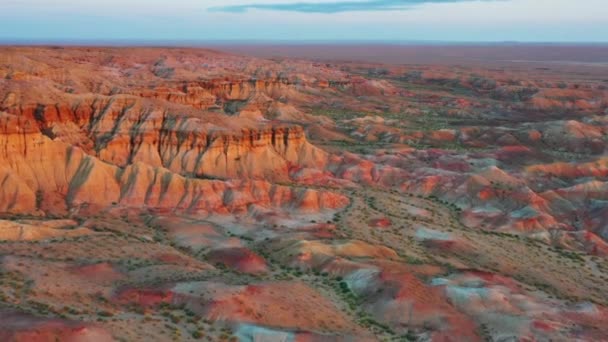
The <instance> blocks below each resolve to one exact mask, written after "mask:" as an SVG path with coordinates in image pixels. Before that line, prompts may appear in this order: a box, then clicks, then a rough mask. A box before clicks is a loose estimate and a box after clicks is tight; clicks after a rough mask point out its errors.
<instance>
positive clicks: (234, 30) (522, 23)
mask: <svg viewBox="0 0 608 342" xmlns="http://www.w3.org/2000/svg"><path fill="white" fill-rule="evenodd" d="M0 3H1V4H0V7H1V10H0V41H11V42H19V41H25V42H31V41H37V42H45V41H49V42H52V41H71V40H76V41H118V40H129V41H201V42H208V41H239V42H244V41H251V42H253V41H264V42H266V41H293V42H297V41H333V42H335V41H345V42H350V41H378V42H387V41H391V42H396V41H414V42H415V41H440V42H504V41H519V42H580V43H583V42H608V0H295V1H289V0H219V1H217V0H103V1H100V0H86V1H83V0H0Z"/></svg>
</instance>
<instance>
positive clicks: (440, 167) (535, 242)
mask: <svg viewBox="0 0 608 342" xmlns="http://www.w3.org/2000/svg"><path fill="white" fill-rule="evenodd" d="M448 49H449V48H448ZM454 49H455V50H453V51H455V52H454V53H455V54H458V51H462V50H458V49H457V48H454ZM594 49H595V48H594ZM241 52H242V51H241ZM478 53H479V54H482V53H481V52H478ZM602 53H604V54H606V51H605V50H601V51H599V52H598V51H596V50H593V51H592V53H590V54H589V55H592V56H597V55H598V54H602ZM564 54H565V55H566V56H569V55H568V54H567V53H564ZM431 55H432V54H431ZM448 55H449V54H448ZM482 55H483V54H482ZM512 55H513V56H515V57H512V59H516V58H517V53H513V54H512ZM403 56H404V57H402V58H403V60H402V61H401V60H400V61H397V60H393V59H394V58H396V57H395V56H392V57H391V58H392V59H391V61H390V64H379V62H378V61H377V60H370V61H369V62H365V61H356V62H349V61H346V60H345V59H346V58H343V57H340V58H327V59H326V60H324V61H321V60H318V59H317V60H312V59H305V58H298V57H297V56H290V57H288V58H287V57H286V58H276V57H271V56H258V57H245V56H243V55H239V54H237V52H235V51H232V52H230V53H228V52H218V51H215V50H208V49H185V48H95V47H69V48H63V47H31V48H30V47H3V48H0V182H1V184H2V186H1V188H0V213H1V214H0V340H2V341H56V340H58V341H168V340H176V341H196V340H206V341H235V340H239V341H375V340H380V341H402V340H403V341H482V340H489V341H514V340H521V341H550V340H553V341H572V340H581V341H602V340H603V341H606V340H608V138H607V137H608V66H607V65H606V64H601V63H597V62H596V61H593V60H591V61H590V60H585V59H583V60H582V62H580V63H565V62H563V63H562V62H560V61H556V60H554V59H555V58H553V59H551V58H549V59H550V60H547V61H545V62H538V61H534V62H530V61H527V62H521V61H519V62H518V61H513V60H510V61H500V60H498V59H494V60H493V61H492V62H488V61H486V60H483V61H481V60H480V61H478V62H475V61H473V62H471V60H467V61H464V60H460V59H459V60H458V61H459V63H455V64H450V63H449V57H445V58H444V59H443V60H442V62H441V63H439V62H437V63H434V64H432V65H430V64H425V63H423V62H416V63H417V64H413V63H407V62H408V59H407V56H408V55H407V54H406V55H403ZM484 56H485V55H484ZM334 57H335V56H334ZM437 58H439V57H437ZM446 58H447V59H446ZM480 58H481V57H480ZM484 58H485V57H484ZM353 59H356V58H354V57H353ZM363 59H365V58H363ZM481 59H483V58H481ZM607 60H608V59H607ZM431 61H432V59H429V63H431Z"/></svg>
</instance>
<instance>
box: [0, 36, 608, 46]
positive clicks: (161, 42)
mask: <svg viewBox="0 0 608 342" xmlns="http://www.w3.org/2000/svg"><path fill="white" fill-rule="evenodd" d="M315 44H317V45H328V44H331V45H395V46H400V45H411V46H415V45H421V46H433V45H436V46H440V45H461V46H462V45H469V46H475V45H477V46H487V45H502V46H510V45H511V46H514V45H562V46H568V45H569V46H584V45H600V46H603V45H605V46H608V41H517V40H496V41H476V40H475V41H466V40H462V41H456V40H413V39H406V40H392V39H386V40H382V39H378V40H371V39H340V40H337V39H302V40H287V39H200V40H199V39H195V40H193V39H131V38H121V39H64V38H57V39H55V38H53V39H45V38H36V39H23V38H0V46H49V45H62V46H74V47H75V46H109V47H128V46H137V47H204V46H205V45H207V46H222V45H223V46H227V45H241V46H246V45H285V46H289V45H291V46H294V45H295V46H303V45H315Z"/></svg>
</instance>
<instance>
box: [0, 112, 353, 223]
mask: <svg viewBox="0 0 608 342" xmlns="http://www.w3.org/2000/svg"><path fill="white" fill-rule="evenodd" d="M0 115H1V116H0V120H2V121H1V127H2V133H1V134H0V144H1V146H2V148H1V151H2V152H1V154H0V160H1V161H2V163H1V165H3V166H2V169H0V170H1V172H2V176H3V177H2V178H3V180H4V183H3V184H4V186H3V188H2V190H3V191H2V201H1V203H3V204H4V206H5V207H4V208H3V210H4V211H10V212H30V213H32V212H36V211H37V210H43V209H48V210H51V211H54V210H60V211H61V210H67V209H68V208H69V207H72V206H74V205H82V204H89V205H93V206H107V205H110V204H112V203H121V204H125V205H130V206H142V205H147V206H151V207H164V208H179V209H183V210H186V209H188V210H204V211H209V212H215V211H219V212H222V211H223V212H229V211H230V210H235V209H238V208H239V207H240V206H246V205H247V204H249V203H257V204H261V205H275V206H279V207H281V206H288V205H290V204H291V203H290V202H289V201H293V200H298V198H300V197H302V196H304V198H305V200H304V199H303V200H302V204H303V205H304V207H305V208H306V209H307V210H309V209H313V210H319V209H323V208H324V207H327V208H328V209H335V208H337V207H339V206H341V205H344V203H345V202H346V201H345V200H344V199H330V198H331V197H332V196H334V197H335V196H336V195H331V194H329V193H318V192H316V191H313V190H305V191H299V190H294V189H288V188H284V189H283V188H282V187H281V186H278V185H271V184H269V183H266V182H265V181H262V180H258V181H256V180H250V181H247V179H248V178H256V177H259V178H261V177H263V176H267V177H268V178H270V179H277V180H280V179H282V178H283V179H285V178H287V177H288V174H287V172H288V165H289V164H290V163H293V164H296V163H298V162H300V161H302V164H305V163H306V162H307V160H306V157H307V156H306V155H303V154H306V153H311V154H312V155H313V156H314V153H315V151H311V150H313V149H314V148H313V147H311V146H306V145H307V144H308V143H307V142H306V140H305V138H304V137H303V136H302V133H301V130H298V129H293V128H279V129H274V128H273V129H270V130H268V131H265V132H256V131H252V130H250V131H245V132H243V135H242V136H240V137H239V136H237V137H235V136H229V135H220V136H219V137H210V138H209V139H211V140H212V142H210V143H207V142H205V143H204V144H201V150H199V151H198V153H197V154H192V151H193V150H192V149H191V148H189V146H188V145H189V144H188V143H187V141H188V138H186V139H185V141H181V142H178V141H176V140H177V137H176V135H180V134H181V132H177V133H173V135H172V136H173V137H174V139H173V141H171V140H172V139H171V138H170V137H169V138H167V140H164V141H162V139H160V138H159V139H157V140H156V145H149V146H145V145H144V143H143V141H142V143H141V144H142V146H144V147H143V148H144V149H149V150H150V151H153V152H152V153H151V154H149V155H143V154H141V153H134V152H133V151H132V149H135V148H136V147H134V146H132V145H131V144H130V143H128V144H126V145H122V146H120V145H117V144H111V143H110V144H109V146H108V147H106V148H105V149H103V150H101V151H100V152H99V155H100V157H99V158H97V157H96V156H94V155H88V154H87V153H86V152H85V151H84V150H83V149H81V148H79V147H75V146H72V145H69V144H67V143H65V142H62V141H57V140H51V139H50V138H49V137H48V136H47V135H45V134H43V133H42V132H41V131H40V130H39V128H38V127H37V125H36V123H35V122H34V121H32V120H31V119H26V118H24V117H19V116H15V115H11V114H7V113H2V114H0ZM157 134H158V133H157ZM245 134H247V135H245ZM290 135H291V136H290ZM157 136H158V135H157ZM182 136H183V135H182ZM199 137H200V136H199ZM206 138H207V137H205V136H203V137H202V138H198V139H201V140H202V141H205V140H203V139H206ZM196 139H197V138H195V135H191V136H190V141H191V142H192V141H195V140H196ZM171 142H173V144H172V143H171ZM294 145H295V146H294ZM161 146H164V147H165V150H166V151H167V152H165V153H164V154H163V155H164V156H170V157H165V158H161V156H160V155H159V154H158V150H159V149H160V150H161V151H163V149H162V148H161ZM203 146H204V148H203ZM141 148H142V147H141V146H140V147H138V151H141V150H140V149H141ZM307 148H308V150H307ZM171 149H173V150H174V151H175V152H174V155H171V153H169V152H170V150H171ZM319 154H320V155H321V156H322V152H319ZM121 155H122V156H123V157H121ZM130 155H135V156H134V157H129V156H130ZM104 156H112V158H110V157H105V158H104ZM261 158H262V159H261ZM263 158H265V159H263ZM176 159H177V161H176ZM190 160H197V161H198V165H204V167H201V166H197V164H192V163H190V164H189V163H188V162H189V161H190ZM254 160H255V161H257V162H256V163H253V161H254ZM163 161H165V162H166V163H167V167H168V168H169V169H166V168H164V167H163V165H162V164H163ZM207 161H213V164H211V162H209V163H207ZM260 161H262V162H263V163H261V164H260V163H259V162H260ZM308 162H310V161H308ZM210 164H211V165H210ZM181 174H184V175H194V176H198V177H217V178H237V177H241V178H243V180H240V181H238V182H237V183H234V182H232V183H230V184H229V183H225V182H222V181H219V180H217V181H214V180H204V179H196V178H186V177H184V176H182V175H181ZM284 190H288V191H287V193H285V191H284ZM229 192H236V193H239V196H244V197H245V198H246V199H242V200H241V201H239V202H233V201H232V200H230V199H229V197H230V196H228V197H227V196H226V194H227V193H229ZM205 194H207V195H205ZM210 194H214V196H213V197H209V196H208V195H210ZM339 197H340V196H338V198H339ZM286 201H287V202H286Z"/></svg>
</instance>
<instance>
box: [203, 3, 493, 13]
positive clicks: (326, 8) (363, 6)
mask: <svg viewBox="0 0 608 342" xmlns="http://www.w3.org/2000/svg"><path fill="white" fill-rule="evenodd" d="M466 1H471V0H367V1H335V2H325V3H315V2H298V3H276V4H260V3H251V4H245V5H231V6H218V7H211V8H210V9H209V10H211V11H215V12H232V13H243V12H247V11H248V10H269V11H288V12H301V13H327V14H332V13H340V12H364V11H396V10H407V9H410V8H412V7H415V6H418V5H424V4H431V3H435V4H437V3H457V2H466ZM481 1H498V0H481Z"/></svg>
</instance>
